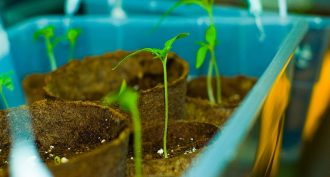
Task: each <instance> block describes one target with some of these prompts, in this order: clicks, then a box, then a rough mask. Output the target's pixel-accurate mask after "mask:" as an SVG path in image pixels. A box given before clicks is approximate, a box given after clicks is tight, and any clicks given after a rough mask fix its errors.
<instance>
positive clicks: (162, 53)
mask: <svg viewBox="0 0 330 177" xmlns="http://www.w3.org/2000/svg"><path fill="white" fill-rule="evenodd" d="M188 35H189V34H188V33H180V34H178V35H176V36H174V37H173V38H171V39H170V40H168V41H166V43H165V44H164V48H163V49H157V48H144V49H140V50H137V51H135V52H133V53H131V54H129V55H128V56H126V57H125V58H123V59H122V60H121V61H120V62H119V63H118V64H117V65H116V66H115V67H114V68H113V69H116V68H117V67H118V66H119V65H120V64H121V63H122V62H124V61H125V60H126V59H128V58H130V57H132V56H133V55H136V54H138V53H141V52H150V53H151V54H153V55H154V56H155V59H159V60H160V61H161V62H162V65H163V74H164V99H165V101H164V102H165V127H164V136H163V149H164V157H165V158H168V153H167V127H168V88H167V87H168V86H167V67H166V64H167V55H168V52H169V51H170V50H171V48H172V45H173V43H174V42H175V41H176V40H177V39H180V38H184V37H186V36H188Z"/></svg>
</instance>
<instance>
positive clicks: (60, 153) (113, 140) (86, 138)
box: [0, 100, 130, 177]
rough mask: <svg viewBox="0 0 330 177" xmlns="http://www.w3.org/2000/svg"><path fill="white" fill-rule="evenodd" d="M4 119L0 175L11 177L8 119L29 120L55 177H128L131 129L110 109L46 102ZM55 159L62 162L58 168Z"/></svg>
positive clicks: (6, 113) (11, 111)
mask: <svg viewBox="0 0 330 177" xmlns="http://www.w3.org/2000/svg"><path fill="white" fill-rule="evenodd" d="M0 116H1V117H0V128H1V130H2V131H1V134H0V139H1V142H0V149H1V153H0V167H1V169H0V176H4V177H6V176H8V169H7V168H8V163H9V165H11V164H10V163H11V161H10V160H8V157H9V150H10V149H9V148H10V147H11V143H12V140H11V138H10V134H9V132H10V130H9V125H8V123H9V121H8V120H11V122H13V120H15V119H22V117H23V116H24V117H25V118H28V117H31V122H32V127H33V132H34V135H35V138H34V140H35V143H36V147H37V148H38V152H39V153H40V156H41V158H42V160H43V161H44V162H45V163H46V164H47V166H48V168H49V169H50V171H51V172H52V174H53V175H54V176H55V177H63V176H65V177H78V176H79V177H91V176H104V177H106V176H108V177H113V176H116V177H117V176H118V177H124V176H125V169H126V158H127V151H128V138H129V134H130V129H129V126H128V123H127V122H128V121H127V119H125V118H124V117H123V116H122V115H121V114H119V113H118V112H116V111H114V110H112V109H111V108H107V107H101V106H99V105H96V104H94V103H88V102H80V101H76V102H63V101H46V100H43V101H38V102H35V103H33V104H32V105H31V106H22V107H18V108H14V109H9V110H5V111H1V112H0ZM23 126H24V125H23ZM25 126H27V125H25ZM14 131H16V132H17V131H18V132H19V131H21V129H20V128H17V129H14ZM55 157H59V158H61V161H62V162H61V163H60V164H56V163H55V161H54V160H55ZM63 158H64V159H63Z"/></svg>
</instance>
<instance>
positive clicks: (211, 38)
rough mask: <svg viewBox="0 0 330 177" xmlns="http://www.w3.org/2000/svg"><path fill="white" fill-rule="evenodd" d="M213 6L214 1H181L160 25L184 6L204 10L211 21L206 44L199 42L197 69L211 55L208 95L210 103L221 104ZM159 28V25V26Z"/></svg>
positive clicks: (170, 10)
mask: <svg viewBox="0 0 330 177" xmlns="http://www.w3.org/2000/svg"><path fill="white" fill-rule="evenodd" d="M213 4H214V0H179V1H178V2H176V3H175V4H174V5H173V6H172V7H171V8H170V9H169V10H168V11H167V12H166V13H165V14H164V15H163V17H162V19H161V20H160V22H159V23H161V22H162V21H163V20H164V18H165V17H166V16H168V15H169V14H170V13H171V12H172V11H173V10H175V9H176V8H178V7H180V6H182V5H197V6H200V7H201V8H202V9H204V10H205V11H206V12H207V14H208V17H209V19H210V24H209V26H208V28H207V30H206V32H205V42H199V45H200V48H199V49H198V51H197V55H196V68H197V69H199V68H200V67H201V66H202V65H203V64H204V63H205V60H206V55H207V52H209V53H210V60H209V67H208V72H207V80H206V83H207V94H208V97H209V101H210V103H211V104H215V103H218V104H221V101H222V96H221V79H220V72H219V67H218V65H217V62H216V56H215V46H216V38H217V30H216V28H215V24H214V16H213V9H212V7H213ZM158 26H159V24H158ZM213 69H214V70H215V78H216V94H217V95H216V99H215V98H214V94H213V88H212V74H213Z"/></svg>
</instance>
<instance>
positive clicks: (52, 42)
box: [34, 25, 81, 71]
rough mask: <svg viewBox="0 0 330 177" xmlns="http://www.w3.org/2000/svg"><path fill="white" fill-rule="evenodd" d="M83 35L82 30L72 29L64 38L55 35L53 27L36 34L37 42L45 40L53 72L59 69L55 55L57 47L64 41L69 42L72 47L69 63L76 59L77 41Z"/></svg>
mask: <svg viewBox="0 0 330 177" xmlns="http://www.w3.org/2000/svg"><path fill="white" fill-rule="evenodd" d="M80 33H81V30H80V29H77V28H70V29H69V30H68V31H67V33H66V34H65V35H64V36H56V35H55V27H54V26H52V25H49V26H46V27H44V28H42V29H40V30H38V31H36V32H35V33H34V39H35V40H37V39H39V38H40V37H42V38H43V39H44V40H45V45H46V50H47V56H48V59H49V63H50V68H51V70H52V71H53V70H55V69H57V63H56V58H55V54H54V49H55V47H56V46H57V45H58V44H59V43H60V42H63V41H68V42H69V46H70V51H69V57H68V61H70V60H72V58H73V57H74V51H75V47H76V43H77V39H78V37H79V35H80Z"/></svg>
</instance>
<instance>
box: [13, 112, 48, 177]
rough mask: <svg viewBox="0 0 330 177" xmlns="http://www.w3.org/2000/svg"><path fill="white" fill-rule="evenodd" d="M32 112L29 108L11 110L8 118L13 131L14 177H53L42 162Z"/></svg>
mask: <svg viewBox="0 0 330 177" xmlns="http://www.w3.org/2000/svg"><path fill="white" fill-rule="evenodd" d="M30 117H31V116H30V112H29V111H28V110H27V109H22V110H20V109H17V110H15V111H13V112H11V111H10V110H9V113H8V115H7V119H8V122H9V125H10V133H11V141H12V142H11V143H12V147H11V151H10V159H9V162H10V164H9V170H10V174H11V175H10V176H12V177H52V174H51V173H50V172H49V170H48V169H47V167H46V165H45V164H44V163H43V162H42V160H41V158H40V155H39V153H38V151H37V147H36V145H35V143H34V136H33V131H32V123H31V119H30Z"/></svg>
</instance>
